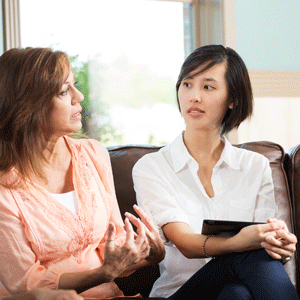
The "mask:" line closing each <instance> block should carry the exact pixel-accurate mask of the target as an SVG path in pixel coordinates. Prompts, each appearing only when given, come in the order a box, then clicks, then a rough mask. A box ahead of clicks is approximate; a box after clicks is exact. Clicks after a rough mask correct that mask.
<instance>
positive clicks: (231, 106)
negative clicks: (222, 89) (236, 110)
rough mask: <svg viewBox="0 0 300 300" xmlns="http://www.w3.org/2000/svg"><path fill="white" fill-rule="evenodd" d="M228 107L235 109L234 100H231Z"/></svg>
mask: <svg viewBox="0 0 300 300" xmlns="http://www.w3.org/2000/svg"><path fill="white" fill-rule="evenodd" d="M228 108H229V109H233V101H231V102H230V103H229V105H228Z"/></svg>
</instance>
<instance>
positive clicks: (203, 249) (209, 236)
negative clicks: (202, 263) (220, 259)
mask: <svg viewBox="0 0 300 300" xmlns="http://www.w3.org/2000/svg"><path fill="white" fill-rule="evenodd" d="M211 237H213V235H208V236H207V237H206V238H205V240H204V242H203V245H202V251H203V253H204V255H205V257H206V258H209V257H210V256H209V255H208V254H207V252H206V251H205V244H206V242H207V240H208V239H209V238H211Z"/></svg>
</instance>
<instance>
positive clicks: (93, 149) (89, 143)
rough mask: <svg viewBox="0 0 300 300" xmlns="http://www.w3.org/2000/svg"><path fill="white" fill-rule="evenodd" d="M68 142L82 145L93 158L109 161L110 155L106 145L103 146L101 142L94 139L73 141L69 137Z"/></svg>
mask: <svg viewBox="0 0 300 300" xmlns="http://www.w3.org/2000/svg"><path fill="white" fill-rule="evenodd" d="M68 140H69V141H70V142H71V143H73V144H74V145H80V146H82V147H84V149H85V150H86V151H87V152H88V154H89V155H90V156H91V155H92V156H95V155H96V156H97V157H98V158H102V159H103V158H105V159H106V160H107V159H109V154H108V151H107V149H106V148H105V146H104V145H102V144H101V143H100V142H99V141H97V140H94V139H73V138H70V137H68Z"/></svg>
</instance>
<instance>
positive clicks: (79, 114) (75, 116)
mask: <svg viewBox="0 0 300 300" xmlns="http://www.w3.org/2000/svg"><path fill="white" fill-rule="evenodd" d="M72 119H81V110H80V111H78V112H77V113H76V114H74V115H73V116H72Z"/></svg>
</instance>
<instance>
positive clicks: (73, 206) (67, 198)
mask: <svg viewBox="0 0 300 300" xmlns="http://www.w3.org/2000/svg"><path fill="white" fill-rule="evenodd" d="M51 195H52V196H53V197H54V198H55V199H56V200H57V201H58V202H59V203H61V204H62V205H64V206H66V207H67V208H68V209H69V210H71V211H72V212H73V213H74V214H77V201H76V195H75V191H71V192H68V193H63V194H52V193H51Z"/></svg>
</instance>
